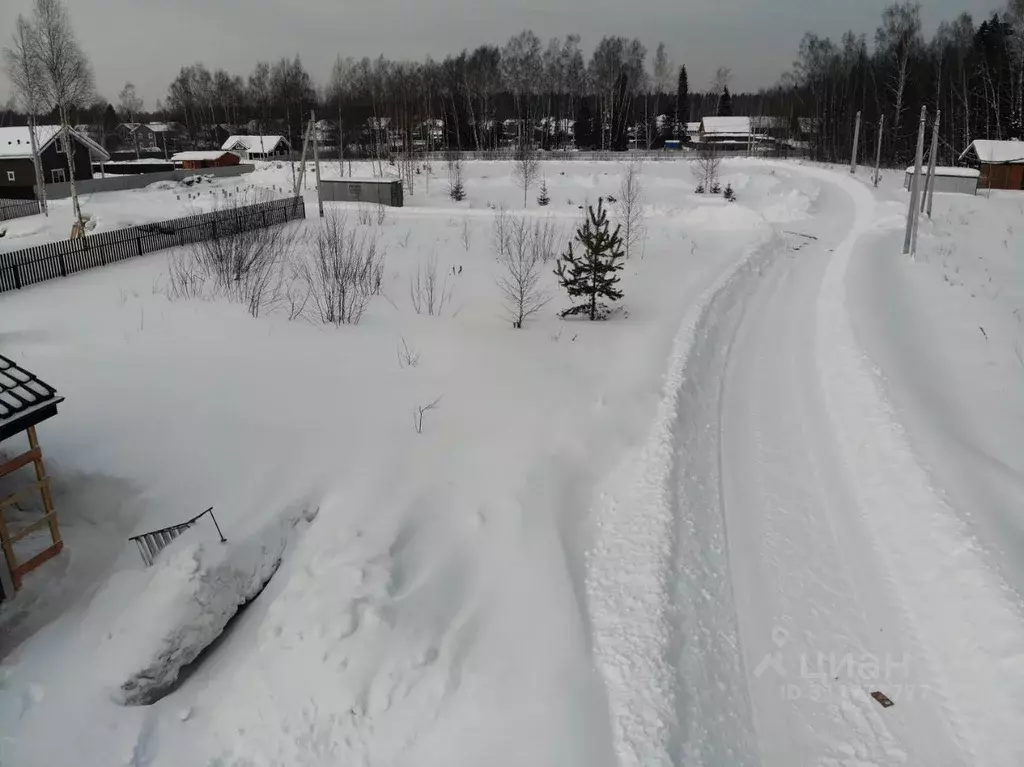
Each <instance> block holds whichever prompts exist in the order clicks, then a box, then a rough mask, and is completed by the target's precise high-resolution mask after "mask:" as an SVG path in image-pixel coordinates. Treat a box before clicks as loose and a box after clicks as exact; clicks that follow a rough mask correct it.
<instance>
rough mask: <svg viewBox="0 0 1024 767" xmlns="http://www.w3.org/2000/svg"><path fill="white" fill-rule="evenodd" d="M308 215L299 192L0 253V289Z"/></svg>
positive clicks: (17, 287)
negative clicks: (263, 200)
mask: <svg viewBox="0 0 1024 767" xmlns="http://www.w3.org/2000/svg"><path fill="white" fill-rule="evenodd" d="M305 217H306V206H305V204H304V203H303V201H302V198H301V197H293V198H290V199H287V200H271V201H269V202H261V203H256V204H255V205H244V206H240V207H238V208H228V209H225V210H218V211H213V212H211V213H200V214H199V215H195V216H186V217H184V218H174V219H171V220H169V221H159V222H156V223H152V224H141V225H139V226H133V227H130V228H128V229H115V230H113V231H110V232H102V233H100V234H90V235H86V236H85V237H82V238H80V239H77V240H62V241H60V242H48V243H45V244H43V245H36V246H35V247H33V248H26V249H25V250H16V251H14V252H13V253H0V293H3V292H4V291H7V290H17V289H19V288H23V287H25V286H27V285H32V284H33V283H36V282H43V281H44V280H52V279H54V278H56V277H67V276H68V275H69V274H74V273H75V272H80V271H83V270H85V269H92V268H95V267H97V266H106V265H107V264H109V263H112V262H115V261H124V260H125V259H128V258H134V257H136V256H141V255H143V254H144V253H152V252H153V251H155V250H163V249H164V248H175V247H180V246H182V245H187V244H188V243H190V242H200V241H202V240H212V239H216V238H218V237H229V236H231V235H234V234H237V233H239V232H247V231H251V230H253V229H259V228H262V227H267V226H275V225H277V224H285V223H287V222H289V221H294V220H296V219H300V218H305Z"/></svg>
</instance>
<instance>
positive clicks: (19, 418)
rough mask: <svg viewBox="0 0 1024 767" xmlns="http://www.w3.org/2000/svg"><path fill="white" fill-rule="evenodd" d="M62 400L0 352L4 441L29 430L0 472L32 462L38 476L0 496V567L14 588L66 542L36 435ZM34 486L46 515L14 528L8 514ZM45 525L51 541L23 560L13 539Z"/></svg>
mask: <svg viewBox="0 0 1024 767" xmlns="http://www.w3.org/2000/svg"><path fill="white" fill-rule="evenodd" d="M63 401H64V398H63V397H61V396H59V395H58V394H57V391H56V389H54V388H53V387H52V386H50V385H49V384H47V383H45V382H43V381H41V380H39V378H37V377H36V376H35V375H33V374H32V373H30V372H28V371H27V370H25V369H24V368H22V367H19V366H18V365H16V364H15V363H14V362H13V361H12V360H10V359H8V358H7V357H4V356H2V355H0V443H3V442H4V441H6V440H8V439H10V438H11V437H14V436H16V435H18V434H21V433H22V432H25V433H26V434H27V436H28V446H29V449H28V450H27V451H26V452H23V453H21V454H20V455H16V456H14V457H12V458H8V459H7V460H5V461H4V462H3V463H0V478H3V477H6V476H9V475H11V474H13V473H14V472H16V471H17V470H18V469H21V468H23V467H26V466H28V465H29V464H32V466H33V468H34V469H35V478H36V479H35V482H30V483H28V484H25V485H22V486H21V487H19V488H17V489H16V490H15V491H14V492H13V493H11V494H10V495H7V496H6V497H4V498H0V550H2V551H3V554H4V558H5V559H6V568H4V567H3V563H0V569H6V570H7V571H8V572H9V574H10V580H11V583H12V585H13V587H14V589H15V590H17V589H19V588H21V584H22V580H23V579H24V577H25V574H26V573H28V572H30V571H32V570H34V569H35V568H37V567H39V565H41V564H43V563H44V562H46V561H47V560H48V559H51V558H53V557H55V556H56V555H57V554H59V553H60V552H61V549H63V547H64V542H63V541H62V540H61V536H60V528H59V526H58V525H57V512H56V510H55V509H54V506H53V495H52V493H51V491H50V478H49V477H48V476H46V467H45V466H44V464H43V451H42V448H41V447H40V446H39V438H38V436H37V435H36V426H37V425H38V424H40V423H41V422H43V421H45V420H47V419H48V418H52V417H53V416H55V415H57V405H59V404H60V403H61V402H63ZM32 492H38V493H39V495H40V497H41V498H42V501H43V515H42V516H41V517H40V518H39V519H36V520H34V521H33V522H32V523H30V524H28V525H26V526H24V527H22V528H21V529H19V530H17V531H12V530H11V528H10V525H9V521H8V518H7V517H6V516H5V513H6V511H7V509H9V508H10V507H11V506H13V505H15V504H16V503H17V502H18V501H19V500H21V499H23V498H24V497H25V496H26V495H28V494H29V493H32ZM43 527H48V528H49V530H50V544H49V545H48V546H47V547H46V548H44V549H43V550H42V551H39V552H37V553H36V554H34V555H33V556H31V557H30V558H29V559H26V560H25V561H23V562H22V561H19V560H18V554H17V551H16V550H15V548H14V544H15V543H17V542H18V541H20V540H23V539H24V538H26V537H27V536H29V535H31V534H32V533H34V532H35V531H37V530H39V529H41V528H43ZM6 574H7V573H3V575H6ZM3 580H6V578H5V579H3ZM6 596H8V597H10V596H13V594H6Z"/></svg>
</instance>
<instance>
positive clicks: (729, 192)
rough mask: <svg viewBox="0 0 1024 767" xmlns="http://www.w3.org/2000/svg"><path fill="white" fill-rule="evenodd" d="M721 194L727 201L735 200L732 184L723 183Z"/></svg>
mask: <svg viewBox="0 0 1024 767" xmlns="http://www.w3.org/2000/svg"><path fill="white" fill-rule="evenodd" d="M722 195H723V196H724V197H725V199H727V200H728V201H729V202H736V192H734V191H733V190H732V184H726V185H725V191H724V192H723V193H722Z"/></svg>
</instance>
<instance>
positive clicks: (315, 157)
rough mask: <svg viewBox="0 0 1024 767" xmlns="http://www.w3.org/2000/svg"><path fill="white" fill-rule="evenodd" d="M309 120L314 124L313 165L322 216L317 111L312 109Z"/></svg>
mask: <svg viewBox="0 0 1024 767" xmlns="http://www.w3.org/2000/svg"><path fill="white" fill-rule="evenodd" d="M309 121H310V122H311V123H312V124H313V165H314V167H315V168H316V203H317V205H318V206H319V208H320V218H323V217H324V196H323V193H322V192H321V191H320V137H319V134H318V133H317V130H316V113H315V112H312V111H310V113H309Z"/></svg>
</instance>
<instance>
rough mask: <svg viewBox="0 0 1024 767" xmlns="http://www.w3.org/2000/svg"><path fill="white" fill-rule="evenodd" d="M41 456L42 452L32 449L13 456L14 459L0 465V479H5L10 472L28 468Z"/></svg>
mask: <svg viewBox="0 0 1024 767" xmlns="http://www.w3.org/2000/svg"><path fill="white" fill-rule="evenodd" d="M41 456H42V452H41V451H40V450H39V448H33V449H32V450H29V451H28V452H27V453H22V454H21V455H18V456H15V457H14V458H12V459H10V460H9V461H7V463H0V477H6V476H7V475H8V474H10V473H11V472H14V471H17V470H18V469H20V468H21V467H22V466H28V465H29V464H30V463H32V462H33V461H35V460H37V459H38V458H40V457H41Z"/></svg>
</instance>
